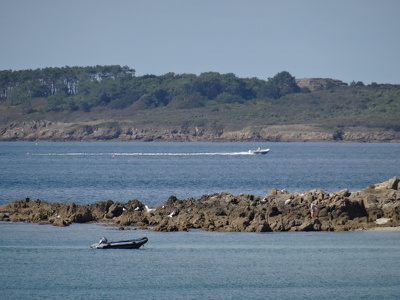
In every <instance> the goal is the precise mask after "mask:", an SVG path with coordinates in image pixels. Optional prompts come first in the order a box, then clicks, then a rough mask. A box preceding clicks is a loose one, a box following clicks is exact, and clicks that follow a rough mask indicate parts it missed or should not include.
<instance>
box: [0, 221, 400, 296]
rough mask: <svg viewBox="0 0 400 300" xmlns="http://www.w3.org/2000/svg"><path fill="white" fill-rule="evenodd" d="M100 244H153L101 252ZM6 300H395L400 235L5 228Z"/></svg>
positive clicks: (1, 233)
mask: <svg viewBox="0 0 400 300" xmlns="http://www.w3.org/2000/svg"><path fill="white" fill-rule="evenodd" d="M101 236H106V237H107V238H108V239H109V240H124V239H129V238H132V237H141V236H147V237H148V238H149V242H148V243H147V244H146V245H145V247H144V248H141V249H139V250H126V249H125V250H123V249H113V250H96V249H90V248H89V245H90V244H92V243H94V242H97V241H98V239H99V238H100V237H101ZM0 265H1V266H2V272H0V282H1V286H0V291H1V294H2V295H7V299H43V298H45V299H46V298H47V299H60V298H63V299H100V298H111V299H115V298H125V299H127V298H129V299H132V298H133V299H398V295H399V293H400V285H399V284H398V283H399V279H400V271H399V270H400V235H399V234H398V232H309V233H306V232H290V233H289V232H287V233H267V234H258V233H217V232H203V231H197V230H195V231H191V232H173V233H162V232H152V231H139V230H131V231H129V230H125V231H119V230H115V229H113V228H110V227H104V226H101V225H98V224H73V225H71V226H69V227H66V228H60V227H53V226H48V225H36V224H23V223H5V222H0Z"/></svg>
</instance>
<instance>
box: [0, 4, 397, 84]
mask: <svg viewBox="0 0 400 300" xmlns="http://www.w3.org/2000/svg"><path fill="white" fill-rule="evenodd" d="M112 64H118V65H121V66H129V67H131V68H133V69H135V70H136V75H144V74H155V75H162V74H165V73H168V72H174V73H177V74H181V73H193V74H197V75H199V74H200V73H202V72H208V71H214V72H219V73H222V74H224V73H234V74H236V75H237V76H238V77H258V78H260V79H268V78H269V77H273V76H275V75H276V74H277V73H278V72H281V71H288V72H290V74H292V76H295V77H296V78H303V77H323V78H335V79H340V80H343V81H344V82H348V83H349V82H351V81H353V80H355V81H363V82H364V83H365V84H369V83H371V82H377V83H395V84H400V0H329V1H328V0H0V70H8V69H11V70H22V69H36V68H44V67H63V66H70V67H72V66H94V65H112Z"/></svg>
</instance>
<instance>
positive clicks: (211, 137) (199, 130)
mask: <svg viewBox="0 0 400 300" xmlns="http://www.w3.org/2000/svg"><path fill="white" fill-rule="evenodd" d="M0 141H227V142H241V141H256V142H310V141H313V142H331V141H344V142H399V141H400V132H396V131H393V130H383V129H378V128H362V127H354V128H346V129H343V130H341V131H340V134H338V132H337V131H333V130H329V129H324V128H322V127H320V126H316V125H285V126H284V125H282V126H278V125H274V126H249V127H246V128H243V129H241V130H231V129H229V128H220V129H218V130H216V129H213V128H207V127H199V126H187V127H165V126H164V127H158V126H148V127H143V126H142V127H138V126H132V125H131V124H129V123H111V124H110V123H104V122H103V123H102V122H85V123H63V122H51V121H30V122H22V123H10V124H8V125H6V126H5V127H3V128H2V129H0Z"/></svg>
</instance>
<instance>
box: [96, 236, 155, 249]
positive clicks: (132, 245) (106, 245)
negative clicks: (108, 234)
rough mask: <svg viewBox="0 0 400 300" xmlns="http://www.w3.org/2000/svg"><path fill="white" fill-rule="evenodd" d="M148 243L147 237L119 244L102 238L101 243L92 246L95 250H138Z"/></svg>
mask: <svg viewBox="0 0 400 300" xmlns="http://www.w3.org/2000/svg"><path fill="white" fill-rule="evenodd" d="M147 241H148V239H147V237H142V238H140V239H134V240H128V241H119V242H109V241H107V239H106V238H105V237H102V238H101V239H100V241H99V242H98V243H96V244H93V245H91V246H90V248H94V249H110V248H115V249H138V248H140V247H141V246H142V245H144V244H146V243H147Z"/></svg>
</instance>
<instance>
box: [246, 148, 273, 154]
mask: <svg viewBox="0 0 400 300" xmlns="http://www.w3.org/2000/svg"><path fill="white" fill-rule="evenodd" d="M268 152H269V149H261V148H258V149H257V150H249V153H251V154H267V153H268Z"/></svg>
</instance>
